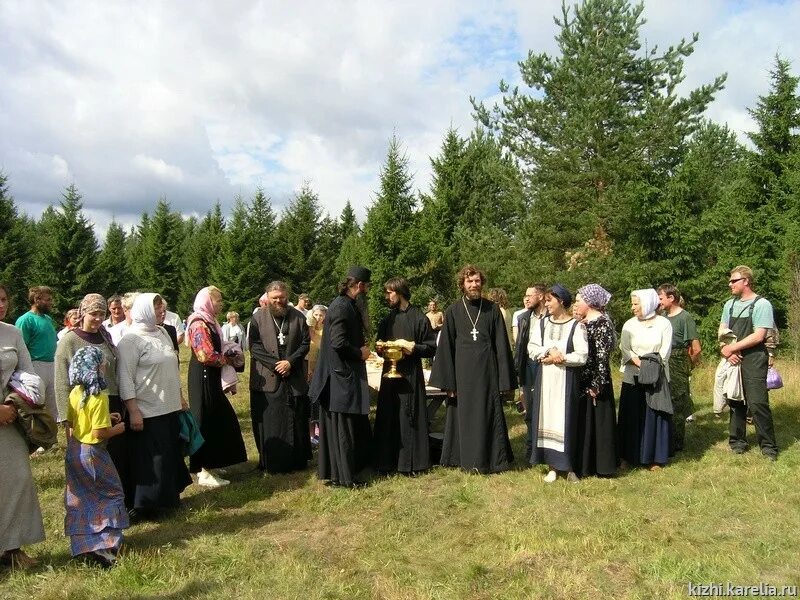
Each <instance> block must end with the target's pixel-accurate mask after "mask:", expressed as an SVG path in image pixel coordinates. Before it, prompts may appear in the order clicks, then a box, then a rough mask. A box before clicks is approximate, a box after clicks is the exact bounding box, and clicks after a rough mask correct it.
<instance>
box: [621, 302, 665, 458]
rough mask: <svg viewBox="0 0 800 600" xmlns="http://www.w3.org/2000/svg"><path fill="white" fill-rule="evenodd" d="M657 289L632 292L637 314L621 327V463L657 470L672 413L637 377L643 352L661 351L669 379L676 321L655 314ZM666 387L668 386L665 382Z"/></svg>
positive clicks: (632, 305)
mask: <svg viewBox="0 0 800 600" xmlns="http://www.w3.org/2000/svg"><path fill="white" fill-rule="evenodd" d="M657 308H658V293H657V292H656V291H655V290H654V289H644V290H636V291H634V292H631V312H633V317H632V318H630V319H628V320H627V321H626V322H625V325H623V326H622V336H621V338H620V344H619V345H620V350H621V352H622V372H623V373H624V375H623V378H622V392H621V393H620V398H619V415H618V418H617V432H618V449H619V454H620V458H621V467H622V468H623V469H624V468H626V467H628V466H638V465H643V466H649V467H650V470H651V471H653V470H658V469H660V468H661V467H663V466H664V465H666V464H667V462H668V461H669V451H670V438H671V436H672V414H671V413H668V412H666V411H663V410H656V409H654V408H652V407H651V406H650V404H649V403H648V395H649V394H650V390H652V386H649V385H643V384H641V383H640V382H639V375H640V367H641V365H642V357H643V356H646V355H658V357H660V359H661V364H662V368H663V376H664V377H665V378H666V380H667V381H669V356H670V353H671V351H672V325H671V324H670V322H669V319H666V318H664V317H662V316H659V315H657V314H656V309H657ZM664 387H665V388H666V389H667V390H668V389H669V386H668V385H666V386H664Z"/></svg>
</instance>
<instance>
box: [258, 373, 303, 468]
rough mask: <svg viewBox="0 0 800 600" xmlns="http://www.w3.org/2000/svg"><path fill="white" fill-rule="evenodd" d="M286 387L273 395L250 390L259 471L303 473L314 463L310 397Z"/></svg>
mask: <svg viewBox="0 0 800 600" xmlns="http://www.w3.org/2000/svg"><path fill="white" fill-rule="evenodd" d="M286 387H287V386H286V385H285V384H281V387H280V388H279V390H278V391H277V392H275V393H272V394H265V393H264V392H260V391H257V390H250V417H251V419H252V422H253V437H254V438H255V441H256V448H258V468H259V469H262V470H267V471H269V472H270V473H290V472H292V471H301V470H303V469H305V468H306V467H308V461H309V460H311V438H310V437H309V435H308V416H309V410H310V407H309V401H308V396H299V397H296V396H293V395H291V394H290V393H287V390H286Z"/></svg>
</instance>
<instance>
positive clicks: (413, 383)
mask: <svg viewBox="0 0 800 600" xmlns="http://www.w3.org/2000/svg"><path fill="white" fill-rule="evenodd" d="M378 339H379V340H383V341H389V340H398V339H403V340H409V341H413V342H415V346H414V351H413V352H412V354H411V355H410V356H404V357H403V358H402V360H400V361H398V363H397V370H398V371H399V372H400V373H401V374H402V375H403V377H402V378H401V379H386V378H381V387H380V392H379V393H378V410H377V412H376V415H375V431H374V444H375V467H376V468H377V469H378V470H379V471H382V472H385V473H388V472H393V471H400V472H402V473H410V472H416V471H425V470H427V469H429V468H430V467H431V458H430V447H429V441H428V410H427V404H426V402H425V378H424V377H423V374H422V360H421V359H423V358H431V357H432V356H433V355H434V354H435V353H436V334H435V333H434V331H433V329H431V324H430V321H428V318H427V317H426V316H425V315H424V314H422V312H420V310H419V309H417V308H416V307H414V306H409V307H408V309H407V310H405V311H402V310H399V309H395V310H392V312H391V313H390V314H389V316H388V317H386V318H385V319H383V320H382V321H381V322H380V324H379V325H378ZM390 366H391V362H390V361H389V360H388V359H385V360H384V363H383V372H384V373H386V371H388V370H389V368H390Z"/></svg>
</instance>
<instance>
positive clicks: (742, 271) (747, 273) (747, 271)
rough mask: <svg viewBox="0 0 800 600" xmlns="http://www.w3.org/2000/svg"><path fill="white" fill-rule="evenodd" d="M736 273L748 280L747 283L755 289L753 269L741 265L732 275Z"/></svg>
mask: <svg viewBox="0 0 800 600" xmlns="http://www.w3.org/2000/svg"><path fill="white" fill-rule="evenodd" d="M734 273H738V274H739V275H741V276H742V277H743V278H745V279H747V282H748V283H749V284H750V287H753V284H754V283H755V277H753V269H751V268H750V267H748V266H747V265H739V266H738V267H736V268H733V269H731V275H733V274H734Z"/></svg>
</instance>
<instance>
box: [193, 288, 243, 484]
mask: <svg viewBox="0 0 800 600" xmlns="http://www.w3.org/2000/svg"><path fill="white" fill-rule="evenodd" d="M193 309H194V312H192V314H191V315H189V318H188V319H187V321H186V337H187V338H188V339H189V346H190V347H191V349H192V358H191V360H190V361H189V376H188V383H189V404H190V407H191V411H192V414H193V415H194V418H195V420H196V421H197V423H198V424H199V426H200V433H201V434H202V435H203V438H204V439H205V443H204V444H203V445H202V446H200V449H199V450H198V451H197V452H195V453H194V454H192V456H191V457H190V458H189V470H190V471H191V472H192V473H197V483H198V485H201V486H205V487H220V486H223V485H227V484H228V483H230V481H228V480H227V479H223V478H222V477H220V475H221V474H222V473H221V472H220V469H224V468H225V467H228V466H230V465H235V464H237V463H242V462H244V461H246V460H247V451H246V450H245V447H244V440H243V439H242V430H241V428H240V427H239V420H238V418H237V417H236V412H235V411H234V410H233V406H231V403H230V401H229V400H228V398H227V397H226V396H225V392H223V390H222V371H223V368H224V367H226V366H228V365H232V366H237V367H241V366H243V365H244V357H243V356H242V354H241V352H239V353H235V352H230V353H226V352H224V351H223V343H222V328H221V327H220V325H219V321H217V315H219V312H220V310H222V292H220V290H219V289H218V288H216V287H214V286H208V287H204V288H203V289H202V290H200V291H199V292H197V296H196V297H195V300H194V306H193Z"/></svg>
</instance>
